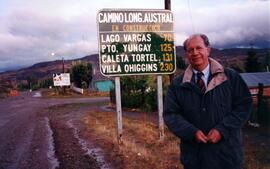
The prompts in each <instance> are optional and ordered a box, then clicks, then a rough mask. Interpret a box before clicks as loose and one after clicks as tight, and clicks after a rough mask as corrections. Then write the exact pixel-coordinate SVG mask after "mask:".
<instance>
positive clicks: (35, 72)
mask: <svg viewBox="0 0 270 169" xmlns="http://www.w3.org/2000/svg"><path fill="white" fill-rule="evenodd" d="M248 50H249V49H247V48H233V49H223V50H220V49H215V48H213V49H212V57H213V58H216V59H217V60H219V61H220V62H221V63H222V64H223V65H226V66H228V65H230V64H233V63H234V62H235V61H237V60H238V61H239V60H240V61H244V60H245V58H246V57H247V51H248ZM268 50H269V49H255V51H256V53H257V56H259V58H260V59H263V58H264V56H265V55H266V53H267V51H268ZM176 53H177V57H183V56H184V49H183V47H182V46H177V47H176ZM78 60H82V61H90V62H91V63H92V64H93V67H94V69H95V70H94V72H95V74H94V79H93V80H101V79H107V78H106V77H104V76H102V75H101V74H100V71H99V63H98V62H99V61H98V60H99V58H98V55H97V54H93V55H88V56H85V57H83V58H78V59H73V60H65V61H64V65H65V72H67V71H68V69H70V68H71V67H72V62H74V61H78ZM61 72H62V60H56V61H48V62H41V63H37V64H34V65H32V66H30V67H27V68H23V69H19V70H16V71H7V72H2V73H0V83H2V84H3V83H11V84H13V85H14V84H16V83H18V82H19V81H23V80H26V79H27V77H29V76H35V77H37V78H38V79H45V78H49V77H52V74H54V73H61Z"/></svg>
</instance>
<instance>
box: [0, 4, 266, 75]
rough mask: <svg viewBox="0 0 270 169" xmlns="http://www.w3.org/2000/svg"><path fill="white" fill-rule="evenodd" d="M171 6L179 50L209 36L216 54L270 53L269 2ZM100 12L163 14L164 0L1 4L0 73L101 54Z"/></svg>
mask: <svg viewBox="0 0 270 169" xmlns="http://www.w3.org/2000/svg"><path fill="white" fill-rule="evenodd" d="M171 3H172V12H173V14H174V20H175V24H174V31H175V43H176V45H182V43H183V41H184V40H185V39H186V38H187V36H188V35H190V34H193V33H205V34H207V35H208V37H209V39H210V42H211V44H212V46H213V47H216V48H231V47H248V46H249V44H250V43H253V44H254V46H255V47H259V48H269V47H270V45H269V43H270V40H269V38H270V17H269V15H270V11H269V10H270V2H269V1H268V0H217V1H213V0H171ZM102 8H139V9H141V8H142V9H163V8H164V0H96V1H93V0H0V11H1V12H0V21H1V22H0V72H2V71H5V70H11V69H14V68H21V67H25V66H30V65H33V64H35V63H38V62H43V61H52V60H57V59H61V58H62V57H64V58H65V59H73V58H81V57H84V56H86V55H90V54H96V53H98V51H97V49H98V42H97V26H96V25H97V24H96V15H97V12H98V10H100V9H102ZM51 53H55V55H51Z"/></svg>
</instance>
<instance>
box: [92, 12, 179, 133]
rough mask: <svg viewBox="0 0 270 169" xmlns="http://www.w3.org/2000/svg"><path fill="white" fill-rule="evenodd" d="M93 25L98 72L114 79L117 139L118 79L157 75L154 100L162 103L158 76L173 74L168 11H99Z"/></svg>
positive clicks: (174, 61) (174, 58)
mask: <svg viewBox="0 0 270 169" xmlns="http://www.w3.org/2000/svg"><path fill="white" fill-rule="evenodd" d="M97 23H98V30H99V32H98V39H99V63H100V72H101V73H102V74H103V75H104V76H115V85H116V101H117V100H118V101H117V103H116V105H117V126H118V138H121V135H122V121H121V120H122V118H119V116H122V110H121V108H120V107H121V95H120V92H119V93H117V92H118V90H119V91H120V80H119V76H124V75H153V74H155V75H158V77H157V79H158V83H161V89H160V90H159V94H158V95H159V96H158V98H159V100H160V102H162V75H163V74H171V73H174V71H175V70H176V57H175V47H174V34H173V15H172V13H171V11H169V10H157V9H151V10H139V9H131V10H127V9H102V10H100V11H99V12H98V15H97ZM118 85H119V86H118ZM158 88H160V87H158ZM117 97H119V98H117ZM162 105H163V104H159V107H160V106H162ZM118 106H120V107H118ZM161 108H162V109H163V107H161ZM160 116H162V114H161V115H159V117H160ZM160 121H161V120H160ZM162 124H163V121H162ZM162 128H163V127H162ZM160 135H161V136H162V135H163V132H162V133H160Z"/></svg>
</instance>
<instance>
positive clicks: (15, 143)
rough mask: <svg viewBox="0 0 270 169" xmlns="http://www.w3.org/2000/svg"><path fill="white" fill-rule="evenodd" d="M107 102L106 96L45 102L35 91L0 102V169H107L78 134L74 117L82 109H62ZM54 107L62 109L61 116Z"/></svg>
mask: <svg viewBox="0 0 270 169" xmlns="http://www.w3.org/2000/svg"><path fill="white" fill-rule="evenodd" d="M108 101H109V98H107V97H100V98H75V99H74V98H72V99H46V98H42V97H41V95H40V93H39V92H31V93H30V92H24V93H21V94H20V95H19V96H16V97H9V98H6V99H2V100H0V169H32V168H33V169H54V168H65V169H67V168H85V169H87V168H90V169H98V168H101V169H108V168H111V167H110V166H109V164H106V161H105V160H104V159H103V158H102V156H101V155H100V154H95V151H91V150H93V149H95V150H96V148H94V147H93V145H91V143H89V142H87V141H86V140H83V138H80V136H79V134H78V133H79V130H80V128H79V126H80V124H79V120H78V118H79V117H80V115H81V114H82V113H83V112H85V109H78V110H76V111H75V110H71V109H69V108H68V106H66V105H69V104H73V103H84V104H85V103H86V104H87V103H97V102H102V103H107V102H108ZM57 106H58V107H59V106H60V107H61V106H62V109H61V112H62V113H61V112H59V111H57V110H58V109H57ZM63 107H64V109H63ZM65 107H67V108H66V109H65ZM88 108H91V105H89V107H88ZM89 151H90V153H89Z"/></svg>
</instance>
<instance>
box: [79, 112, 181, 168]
mask: <svg viewBox="0 0 270 169" xmlns="http://www.w3.org/2000/svg"><path fill="white" fill-rule="evenodd" d="M82 120H83V122H84V123H85V124H86V126H87V128H88V130H90V131H91V134H92V137H93V135H94V136H95V137H94V138H96V139H97V140H98V142H100V140H102V144H101V145H100V146H101V147H103V148H104V146H105V149H106V148H107V146H106V145H111V144H113V146H112V147H113V150H112V151H111V152H112V153H113V154H114V155H112V158H113V159H115V157H118V158H119V157H120V158H121V160H120V161H121V165H122V167H123V168H125V169H131V168H132V169H133V168H140V169H149V168H155V169H181V168H182V166H181V165H180V163H179V148H178V147H179V146H178V144H179V142H178V139H177V138H176V137H175V136H173V135H172V134H171V133H169V132H168V131H167V130H166V132H165V137H166V138H165V139H166V141H165V142H160V141H159V136H158V127H157V126H156V125H155V124H153V123H151V122H148V121H146V120H144V119H143V118H142V119H141V120H134V119H130V118H125V117H123V138H122V141H123V143H122V145H120V146H119V145H118V141H117V135H116V122H115V114H114V113H112V112H110V113H108V112H106V113H104V112H100V111H97V110H96V111H91V112H88V113H87V114H86V115H85V116H84V117H83V119H82Z"/></svg>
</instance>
